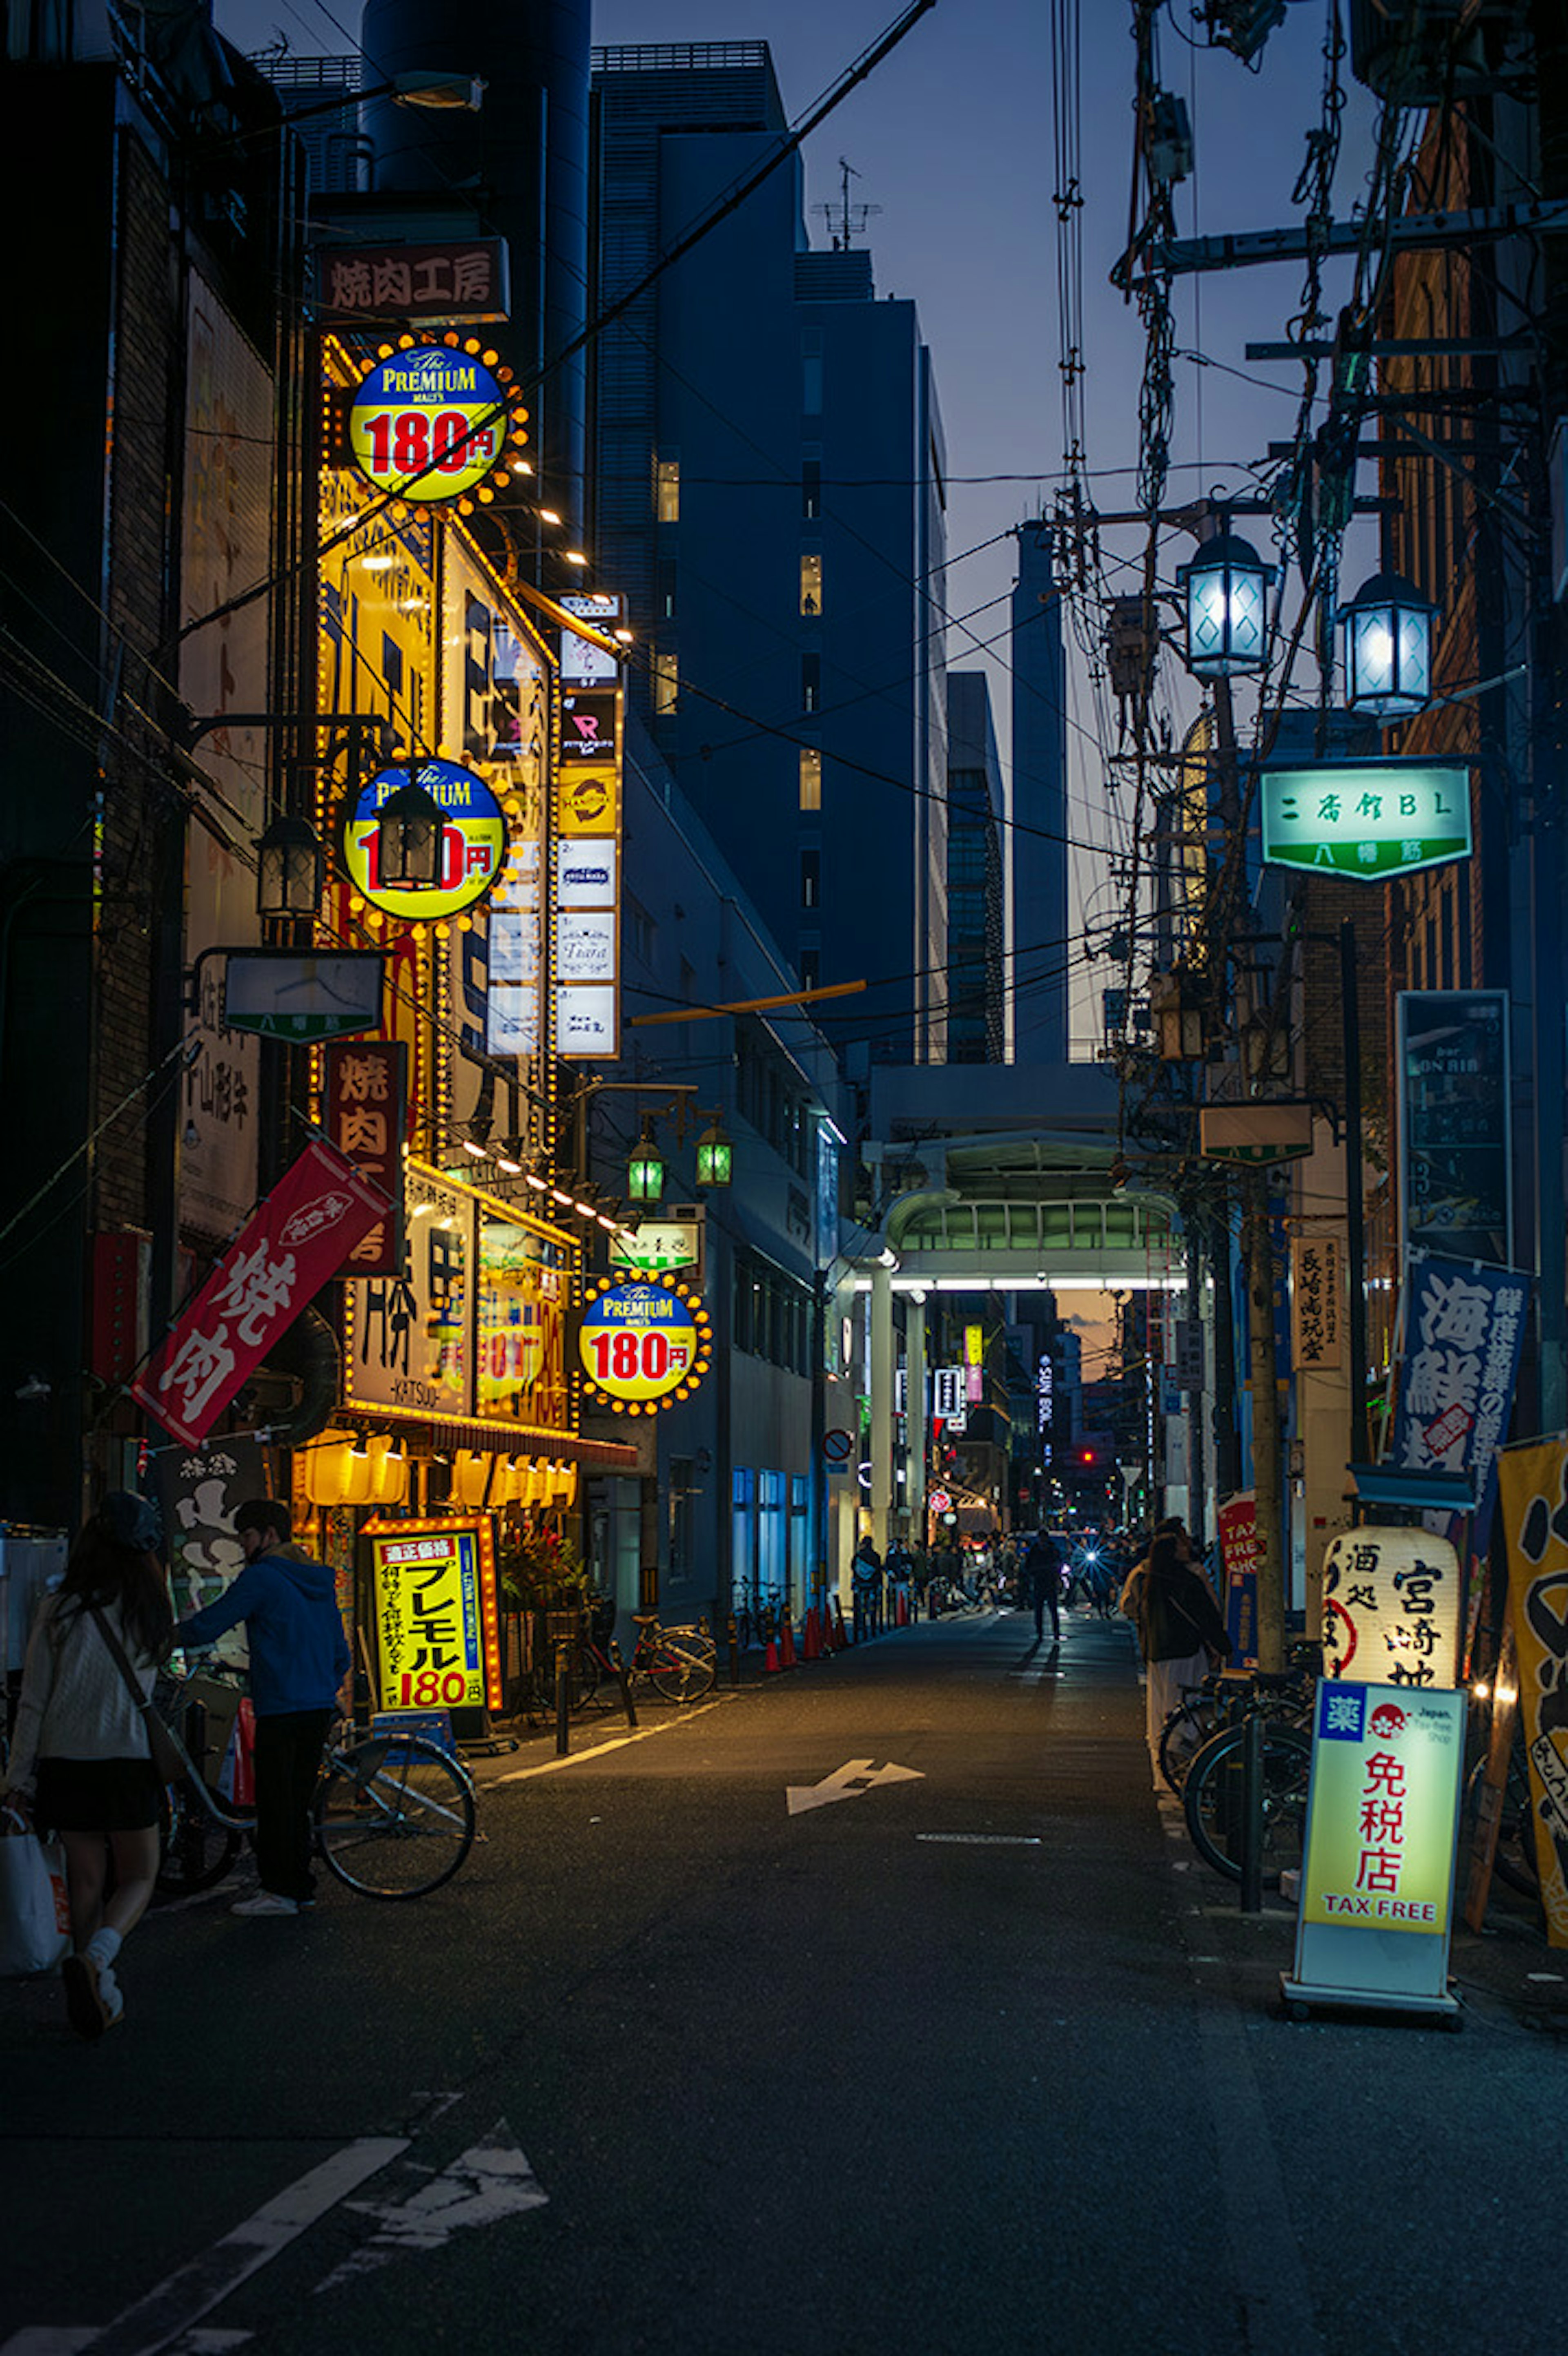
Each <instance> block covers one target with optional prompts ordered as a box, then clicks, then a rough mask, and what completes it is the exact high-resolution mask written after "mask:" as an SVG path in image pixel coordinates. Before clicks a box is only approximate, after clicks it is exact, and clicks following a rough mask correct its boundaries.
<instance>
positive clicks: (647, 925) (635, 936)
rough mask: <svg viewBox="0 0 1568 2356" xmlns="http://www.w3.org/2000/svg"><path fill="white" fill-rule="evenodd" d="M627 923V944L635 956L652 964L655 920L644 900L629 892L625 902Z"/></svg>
mask: <svg viewBox="0 0 1568 2356" xmlns="http://www.w3.org/2000/svg"><path fill="white" fill-rule="evenodd" d="M623 905H624V911H625V924H626V944H627V947H628V948H630V950H631V952H632V954H633V956H634V957H639V958H642V960H643V963H644V964H645V965H651V964H652V962H653V954H654V920H653V918H652V917H651V916H649V914H648V912H647V910H646V909H645V907H644V905H643V904H642V902H641V901H640V900H638V899H636V898H635V897H634V895H633V894H631V893H630V892H628V893H627V894H626V896H625V900H624V904H623Z"/></svg>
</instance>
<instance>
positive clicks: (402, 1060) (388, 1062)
mask: <svg viewBox="0 0 1568 2356" xmlns="http://www.w3.org/2000/svg"><path fill="white" fill-rule="evenodd" d="M323 1061H324V1063H325V1088H324V1091H323V1117H322V1126H323V1128H324V1129H325V1131H326V1133H327V1136H328V1137H329V1138H330V1139H331V1141H332V1142H333V1144H334V1145H335V1146H336V1148H337V1151H339V1153H341V1154H342V1156H343V1158H344V1160H345V1161H346V1162H353V1164H354V1166H355V1168H356V1169H357V1170H358V1171H361V1172H363V1173H364V1175H365V1176H366V1177H367V1178H368V1180H369V1182H370V1183H371V1185H372V1186H374V1187H375V1188H376V1190H377V1192H378V1193H379V1194H383V1195H385V1197H386V1199H387V1201H388V1202H389V1205H391V1208H390V1209H389V1212H388V1214H387V1215H386V1217H385V1218H384V1219H378V1220H377V1222H376V1224H375V1226H373V1227H370V1228H368V1229H367V1231H366V1233H365V1234H364V1235H362V1236H361V1237H360V1238H359V1240H358V1242H357V1244H356V1245H355V1247H354V1248H353V1250H352V1251H351V1252H350V1253H349V1255H348V1267H349V1269H350V1270H351V1272H352V1273H353V1274H354V1275H356V1276H396V1275H398V1274H399V1273H400V1270H401V1268H402V1264H403V1215H402V1213H403V1125H404V1122H405V1120H406V1119H407V1117H408V1112H407V1100H406V1099H407V1090H406V1087H405V1082H404V1074H405V1072H406V1070H407V1067H408V1056H407V1051H406V1049H405V1048H404V1047H403V1046H402V1045H401V1044H400V1043H399V1042H398V1041H396V1040H392V1039H357V1040H356V1041H355V1042H354V1044H353V1045H352V1046H345V1045H341V1044H340V1045H337V1046H330V1047H327V1048H325V1050H324V1053H323Z"/></svg>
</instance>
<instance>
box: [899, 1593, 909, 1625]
mask: <svg viewBox="0 0 1568 2356" xmlns="http://www.w3.org/2000/svg"><path fill="white" fill-rule="evenodd" d="M898 1624H899V1626H900V1627H901V1628H907V1627H908V1626H909V1598H908V1596H907V1595H906V1594H905V1593H904V1591H903V1589H902V1588H900V1590H899V1622H898Z"/></svg>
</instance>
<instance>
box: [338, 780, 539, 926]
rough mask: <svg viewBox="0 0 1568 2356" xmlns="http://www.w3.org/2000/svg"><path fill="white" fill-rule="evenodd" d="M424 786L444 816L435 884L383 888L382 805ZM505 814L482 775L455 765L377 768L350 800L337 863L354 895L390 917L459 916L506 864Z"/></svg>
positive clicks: (427, 919) (436, 918)
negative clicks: (380, 868)
mask: <svg viewBox="0 0 1568 2356" xmlns="http://www.w3.org/2000/svg"><path fill="white" fill-rule="evenodd" d="M410 784H412V785H416V786H422V787H423V788H424V790H425V792H426V793H427V794H429V795H431V796H432V798H433V799H434V800H435V801H437V802H439V803H440V805H441V809H442V811H443V817H444V819H445V823H444V825H443V828H442V836H441V860H440V864H439V867H438V869H437V873H436V880H435V882H434V883H422V884H409V885H404V886H400V887H399V888H397V889H389V888H388V887H386V886H384V885H383V884H382V883H381V880H380V875H379V872H378V865H377V862H378V856H379V830H378V826H377V819H378V815H379V811H380V809H381V805H382V803H383V802H385V801H389V799H390V798H391V797H392V795H393V794H395V793H396V792H397V791H398V789H399V787H402V786H406V785H410ZM508 833H509V830H508V827H507V815H506V812H505V811H504V810H503V809H502V808H501V805H500V802H499V801H498V800H497V799H496V796H495V794H494V793H492V791H491V789H490V787H488V786H487V785H486V784H485V780H484V778H483V777H481V776H476V775H475V771H474V770H472V769H465V768H464V767H462V766H461V765H460V764H459V763H457V762H456V761H419V762H414V763H411V764H410V765H409V766H407V767H404V768H397V769H382V770H380V771H379V773H378V775H377V776H373V777H371V778H369V779H368V781H367V783H366V784H364V785H363V786H361V787H359V789H358V791H357V793H352V794H350V796H349V797H348V801H347V807H346V809H345V811H344V817H343V860H344V865H345V866H346V868H347V872H348V880H349V882H350V883H352V884H353V886H354V888H355V890H356V891H357V893H359V894H361V896H362V897H363V898H365V899H367V900H368V902H369V903H370V905H371V906H372V907H373V908H379V909H381V910H382V912H383V913H384V914H385V915H387V916H400V917H402V918H403V919H404V920H405V921H408V920H412V921H413V922H415V923H420V922H424V923H433V922H437V921H439V920H440V919H441V918H442V917H444V916H459V915H461V913H462V912H463V910H464V908H471V907H473V905H475V901H478V900H482V899H484V897H485V894H486V893H487V892H488V891H489V890H490V889H491V887H492V886H493V884H494V883H495V882H496V877H497V876H498V875H499V873H500V872H501V869H502V866H503V864H504V863H505V860H506V855H507V840H508Z"/></svg>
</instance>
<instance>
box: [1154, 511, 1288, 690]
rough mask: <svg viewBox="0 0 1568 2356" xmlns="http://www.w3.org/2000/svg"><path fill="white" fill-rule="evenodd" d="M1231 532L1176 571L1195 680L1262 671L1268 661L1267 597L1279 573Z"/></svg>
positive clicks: (1220, 535)
mask: <svg viewBox="0 0 1568 2356" xmlns="http://www.w3.org/2000/svg"><path fill="white" fill-rule="evenodd" d="M1278 569H1279V568H1278V567H1277V565H1273V564H1265V563H1264V560H1263V558H1262V557H1261V556H1260V555H1259V554H1258V552H1257V551H1256V549H1255V548H1253V546H1252V545H1251V544H1250V543H1249V542H1248V541H1244V540H1242V539H1239V538H1238V537H1237V535H1236V533H1234V532H1233V531H1230V530H1222V531H1219V532H1216V534H1215V535H1214V538H1213V539H1212V540H1209V541H1204V543H1203V546H1202V547H1201V548H1200V551H1199V552H1198V554H1197V555H1196V556H1195V557H1194V558H1193V560H1192V562H1191V563H1190V564H1183V565H1179V567H1178V568H1177V574H1176V582H1177V587H1178V588H1179V591H1180V592H1181V599H1182V605H1183V610H1184V612H1185V615H1186V621H1187V658H1186V659H1187V668H1188V669H1189V671H1191V672H1192V673H1193V674H1194V676H1195V677H1196V678H1198V679H1232V678H1235V677H1236V676H1238V675H1239V674H1240V673H1242V672H1243V671H1249V670H1262V669H1263V667H1264V663H1265V661H1266V660H1267V659H1268V593H1269V590H1270V589H1271V587H1272V586H1273V584H1274V582H1275V578H1276V576H1277V573H1278Z"/></svg>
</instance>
